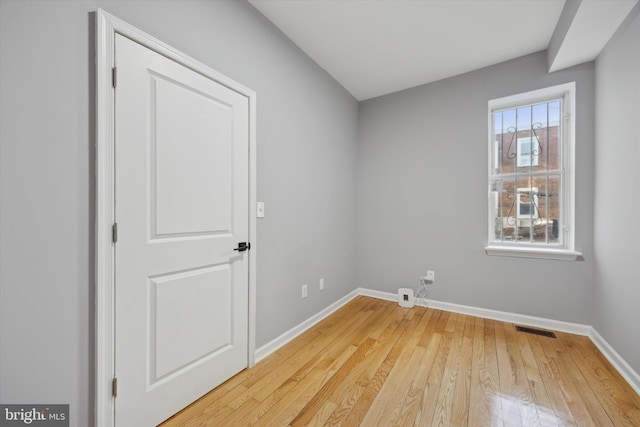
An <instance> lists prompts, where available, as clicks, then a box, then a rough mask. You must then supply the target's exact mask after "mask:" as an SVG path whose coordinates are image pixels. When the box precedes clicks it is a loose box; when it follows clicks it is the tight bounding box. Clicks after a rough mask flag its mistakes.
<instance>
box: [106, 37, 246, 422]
mask: <svg viewBox="0 0 640 427" xmlns="http://www.w3.org/2000/svg"><path fill="white" fill-rule="evenodd" d="M116 68H117V87H116V90H115V92H116V102H115V105H116V106H115V117H116V121H115V123H116V125H115V126H116V131H115V138H116V142H115V176H116V180H115V182H116V189H115V192H116V197H115V218H116V221H117V224H118V238H117V243H116V245H115V372H116V376H117V378H118V395H117V398H116V400H115V420H116V425H117V426H124V427H126V426H136V427H144V426H154V425H156V424H158V423H159V422H161V421H163V420H165V419H166V418H168V417H170V416H171V415H173V414H174V413H175V412H177V411H179V410H180V409H182V408H184V407H185V406H187V405H188V404H189V403H191V402H193V401H194V400H196V399H197V398H199V397H200V396H202V395H203V394H205V393H206V392H208V391H209V390H211V389H213V388H215V387H216V386H217V385H219V384H220V383H222V382H223V381H225V380H226V379H228V378H230V377H231V376H233V375H234V374H236V373H237V372H239V371H240V370H242V369H244V368H245V367H247V364H248V283H249V278H248V265H249V260H248V253H247V252H246V251H245V252H243V251H237V250H234V249H235V248H237V247H238V243H239V242H246V241H247V240H248V219H249V207H248V197H249V195H248V188H249V187H248V185H249V184H248V173H249V171H248V164H249V159H248V156H249V153H248V147H249V121H248V120H249V109H248V108H249V103H248V99H247V98H246V97H245V96H243V95H241V94H239V93H237V92H235V91H233V90H231V89H229V88H227V87H225V86H222V85H221V84H219V83H217V82H215V81H213V80H211V79H209V78H207V77H204V76H203V75H201V74H199V73H196V72H194V71H192V70H190V69H188V68H186V67H184V66H182V65H180V64H178V63H176V62H174V61H172V60H170V59H168V58H166V57H164V56H161V55H159V54H157V53H155V52H153V51H152V50H150V49H147V48H145V47H143V46H142V45H140V44H137V43H135V42H133V41H131V40H129V39H127V38H125V37H122V36H120V35H117V36H116Z"/></svg>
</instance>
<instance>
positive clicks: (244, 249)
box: [234, 242, 251, 252]
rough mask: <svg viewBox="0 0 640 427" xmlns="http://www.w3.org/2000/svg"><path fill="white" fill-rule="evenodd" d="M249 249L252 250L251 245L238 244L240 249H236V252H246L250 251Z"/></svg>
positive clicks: (245, 243)
mask: <svg viewBox="0 0 640 427" xmlns="http://www.w3.org/2000/svg"><path fill="white" fill-rule="evenodd" d="M249 249H251V243H247V242H240V243H238V247H237V248H235V249H234V251H238V252H244V251H248V250H249Z"/></svg>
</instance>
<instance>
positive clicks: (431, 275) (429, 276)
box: [424, 270, 436, 282]
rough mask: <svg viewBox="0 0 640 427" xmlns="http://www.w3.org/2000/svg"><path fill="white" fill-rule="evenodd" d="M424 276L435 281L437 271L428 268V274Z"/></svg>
mask: <svg viewBox="0 0 640 427" xmlns="http://www.w3.org/2000/svg"><path fill="white" fill-rule="evenodd" d="M424 277H426V278H427V280H429V281H430V282H433V281H434V280H435V277H436V273H435V272H434V271H433V270H428V271H427V275H426V276H424Z"/></svg>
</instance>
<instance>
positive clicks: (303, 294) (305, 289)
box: [302, 285, 307, 298]
mask: <svg viewBox="0 0 640 427" xmlns="http://www.w3.org/2000/svg"><path fill="white" fill-rule="evenodd" d="M306 297H307V285H302V298H306Z"/></svg>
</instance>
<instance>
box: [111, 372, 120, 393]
mask: <svg viewBox="0 0 640 427" xmlns="http://www.w3.org/2000/svg"><path fill="white" fill-rule="evenodd" d="M111 394H112V395H113V397H118V378H116V377H113V381H112V382H111Z"/></svg>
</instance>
